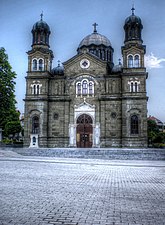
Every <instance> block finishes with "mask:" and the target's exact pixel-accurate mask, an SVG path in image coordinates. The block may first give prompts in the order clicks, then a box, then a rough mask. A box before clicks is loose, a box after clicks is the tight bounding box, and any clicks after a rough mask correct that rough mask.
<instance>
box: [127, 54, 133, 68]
mask: <svg viewBox="0 0 165 225" xmlns="http://www.w3.org/2000/svg"><path fill="white" fill-rule="evenodd" d="M128 67H129V68H132V67H133V56H132V55H129V56H128Z"/></svg>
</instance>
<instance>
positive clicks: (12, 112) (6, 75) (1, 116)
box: [0, 48, 21, 136]
mask: <svg viewBox="0 0 165 225" xmlns="http://www.w3.org/2000/svg"><path fill="white" fill-rule="evenodd" d="M15 78H16V73H15V72H13V71H12V67H11V65H10V64H9V62H8V55H7V54H6V52H5V49H4V48H0V127H1V128H2V130H3V131H4V134H5V135H6V136H8V135H9V134H10V132H11V130H10V129H9V128H6V127H7V124H8V123H12V122H13V121H14V122H15V123H17V124H18V123H20V122H19V113H18V111H17V110H16V106H15V104H16V100H15ZM18 131H19V132H20V131H21V129H20V130H18Z"/></svg>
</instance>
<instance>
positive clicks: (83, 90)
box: [82, 80, 88, 95]
mask: <svg viewBox="0 0 165 225" xmlns="http://www.w3.org/2000/svg"><path fill="white" fill-rule="evenodd" d="M82 94H83V95H87V94H88V84H87V81H86V80H84V81H83V82H82Z"/></svg>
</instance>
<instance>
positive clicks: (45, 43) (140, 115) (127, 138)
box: [24, 8, 148, 148]
mask: <svg viewBox="0 0 165 225" xmlns="http://www.w3.org/2000/svg"><path fill="white" fill-rule="evenodd" d="M134 11H135V9H134V8H132V12H131V15H130V16H129V17H127V18H126V20H125V22H124V27H123V28H124V30H123V32H124V33H125V39H124V40H123V42H124V43H123V46H122V47H121V52H122V62H121V60H119V63H118V65H114V63H113V53H114V49H113V46H112V44H111V42H110V40H109V39H108V38H107V37H105V36H104V35H102V34H100V33H98V31H97V24H96V23H95V24H93V33H91V34H89V35H87V36H86V37H85V38H84V39H83V40H81V41H80V44H79V46H78V48H77V54H76V55H75V56H73V57H72V58H70V59H68V60H67V61H66V62H63V63H62V65H61V64H60V62H59V63H58V66H57V67H55V68H52V61H53V58H54V56H53V52H52V50H51V46H50V45H49V36H50V34H51V31H50V27H49V25H48V24H47V23H46V22H45V21H43V15H42V14H41V19H40V20H39V21H38V22H36V23H35V24H34V25H33V27H32V31H31V32H32V48H31V50H29V51H28V52H27V54H28V71H27V76H26V95H25V99H24V101H25V120H24V146H25V147H33V148H35V147H41V148H46V147H48V148H56V147H73V148H94V147H95V148H97V147H130V148H138V147H147V99H148V98H147V95H146V79H147V76H148V73H147V72H146V68H145V65H144V55H145V52H146V46H145V45H143V40H142V35H141V34H142V29H143V25H142V21H141V19H140V18H139V17H138V16H136V15H135V12H134Z"/></svg>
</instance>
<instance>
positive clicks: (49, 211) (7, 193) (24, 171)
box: [0, 158, 165, 225]
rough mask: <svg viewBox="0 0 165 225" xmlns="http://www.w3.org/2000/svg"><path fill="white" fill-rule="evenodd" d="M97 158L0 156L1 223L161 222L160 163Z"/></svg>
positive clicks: (164, 206) (164, 212)
mask: <svg viewBox="0 0 165 225" xmlns="http://www.w3.org/2000/svg"><path fill="white" fill-rule="evenodd" d="M101 162H102V163H101V164H99V163H98V161H97V160H88V161H82V162H81V160H79V161H78V162H77V163H76V160H75V159H74V161H73V163H71V159H70V161H67V159H66V160H65V162H62V161H58V160H57V161H56V162H53V161H50V162H49V161H46V160H45V161H44V160H42V161H39V160H38V161H32V160H29V161H25V160H24V161H23V160H21V159H19V160H16V159H6V158H4V159H2V158H1V160H0V225H8V224H10V225H33V224H34V225H53V224H54V225H55V224H56V225H119V224H124V225H127V224H129V225H134V224H136V225H137V224H138V225H142V224H144V225H163V224H165V166H154V162H151V163H152V164H148V165H147V166H143V165H136V161H135V165H127V164H126V165H118V164H115V163H114V165H111V164H108V163H107V161H104V160H102V161H101ZM104 162H105V163H104Z"/></svg>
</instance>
